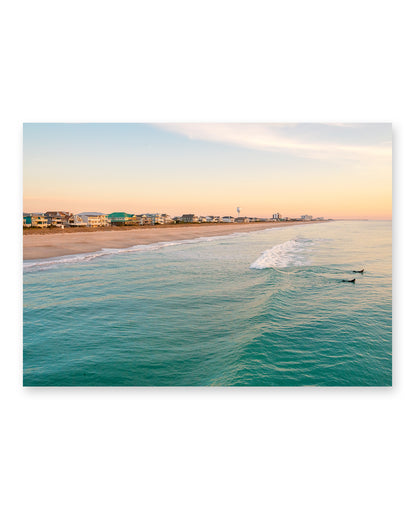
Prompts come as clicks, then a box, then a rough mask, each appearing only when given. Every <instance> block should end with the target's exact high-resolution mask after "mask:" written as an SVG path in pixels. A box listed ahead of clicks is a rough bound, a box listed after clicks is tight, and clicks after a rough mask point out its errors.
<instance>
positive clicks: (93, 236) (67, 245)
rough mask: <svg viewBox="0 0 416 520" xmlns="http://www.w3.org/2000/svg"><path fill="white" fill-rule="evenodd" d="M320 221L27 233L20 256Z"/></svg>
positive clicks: (86, 250)
mask: <svg viewBox="0 0 416 520" xmlns="http://www.w3.org/2000/svg"><path fill="white" fill-rule="evenodd" d="M318 223H319V222H276V223H271V222H253V223H251V224H200V225H176V226H175V225H174V226H155V227H146V228H135V229H123V230H120V229H116V230H108V231H107V230H106V231H102V230H97V232H92V231H91V230H90V231H89V232H82V231H80V232H78V233H64V232H63V233H51V234H39V235H38V234H30V235H29V234H27V235H24V236H23V259H24V260H35V259H39V258H52V257H55V256H64V255H74V254H78V253H91V252H93V251H99V250H100V249H103V248H124V247H131V246H135V245H139V244H140V245H141V244H153V243H155V242H168V241H172V240H187V239H192V238H199V237H204V236H220V235H229V234H231V233H243V232H247V231H248V232H250V231H260V230H262V229H268V228H274V227H285V226H296V225H307V224H318Z"/></svg>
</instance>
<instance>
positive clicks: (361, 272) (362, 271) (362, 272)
mask: <svg viewBox="0 0 416 520" xmlns="http://www.w3.org/2000/svg"><path fill="white" fill-rule="evenodd" d="M353 273H360V274H364V269H361V271H353Z"/></svg>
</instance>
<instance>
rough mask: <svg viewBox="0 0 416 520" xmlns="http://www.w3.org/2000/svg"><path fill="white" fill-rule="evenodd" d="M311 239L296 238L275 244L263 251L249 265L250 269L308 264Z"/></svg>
mask: <svg viewBox="0 0 416 520" xmlns="http://www.w3.org/2000/svg"><path fill="white" fill-rule="evenodd" d="M312 244H313V241H312V240H309V239H306V238H296V239H294V240H288V241H287V242H283V243H282V244H277V245H276V246H274V247H272V248H271V249H267V250H266V251H264V252H263V253H262V254H261V255H260V256H259V257H258V258H257V260H255V261H254V262H253V263H252V264H251V265H250V269H272V268H283V267H290V266H302V265H308V263H309V259H308V254H307V252H308V250H309V249H310V247H311V245H312Z"/></svg>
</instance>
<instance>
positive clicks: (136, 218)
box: [23, 211, 324, 228]
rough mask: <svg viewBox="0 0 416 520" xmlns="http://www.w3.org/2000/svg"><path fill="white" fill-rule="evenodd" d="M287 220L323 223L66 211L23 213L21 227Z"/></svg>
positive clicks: (307, 217)
mask: <svg viewBox="0 0 416 520" xmlns="http://www.w3.org/2000/svg"><path fill="white" fill-rule="evenodd" d="M288 220H293V221H296V220H302V221H305V220H324V218H323V217H316V218H314V217H312V215H302V216H301V217H300V218H288V217H282V215H281V214H280V213H279V212H276V213H273V216H272V217H271V218H265V217H240V216H238V217H234V216H232V215H226V216H223V217H220V216H218V215H207V216H201V215H195V214H194V213H184V214H183V215H181V216H177V217H173V218H172V217H170V216H169V215H167V214H166V213H142V214H133V213H126V212H124V211H118V212H114V213H109V214H104V213H99V212H83V213H75V214H73V213H69V212H67V211H46V212H45V213H23V227H36V228H46V227H58V228H64V227H91V228H97V227H109V226H154V225H166V224H179V223H184V224H201V223H220V222H221V223H228V224H231V223H239V224H243V223H244V224H248V223H250V222H281V221H288Z"/></svg>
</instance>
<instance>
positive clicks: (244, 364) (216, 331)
mask: <svg viewBox="0 0 416 520" xmlns="http://www.w3.org/2000/svg"><path fill="white" fill-rule="evenodd" d="M362 267H364V268H365V273H364V274H363V275H360V274H356V275H353V274H352V272H351V271H352V270H353V269H361V268H362ZM353 277H355V278H356V283H355V284H351V283H342V282H341V280H342V279H350V278H353ZM23 355H24V376H23V379H24V385H28V386H35V385H42V386H55V385H58V386H74V385H75V386H85V385H88V386H89V385H91V386H106V385H117V386H124V385H137V386H144V385H146V386H147V385H169V386H176V385H180V386H183V385H198V386H201V385H251V386H270V385H283V386H298V385H318V386H334V385H335V386H345V385H348V386H349V385H354V386H362V385H365V386H368V385H376V386H386V385H391V380H392V303H391V222H347V221H344V222H329V223H319V224H311V225H307V226H291V227H287V228H278V229H269V230H264V231H256V232H251V233H241V234H234V235H229V236H223V237H210V238H205V239H197V240H189V241H182V242H169V243H162V244H154V245H151V246H140V247H137V248H129V249H127V250H103V251H101V252H99V253H96V254H85V255H78V256H70V257H62V258H60V259H48V260H45V261H41V260H39V261H27V262H25V263H24V352H23Z"/></svg>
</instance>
